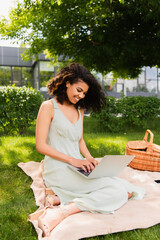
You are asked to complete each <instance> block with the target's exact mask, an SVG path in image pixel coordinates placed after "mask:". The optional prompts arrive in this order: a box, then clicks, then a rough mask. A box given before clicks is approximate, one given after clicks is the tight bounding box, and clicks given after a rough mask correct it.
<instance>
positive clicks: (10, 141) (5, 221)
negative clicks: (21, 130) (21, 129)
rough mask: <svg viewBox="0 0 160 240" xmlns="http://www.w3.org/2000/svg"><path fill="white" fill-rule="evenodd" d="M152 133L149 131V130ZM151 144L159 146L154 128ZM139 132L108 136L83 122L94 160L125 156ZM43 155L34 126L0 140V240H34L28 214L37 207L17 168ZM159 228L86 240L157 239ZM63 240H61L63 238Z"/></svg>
mask: <svg viewBox="0 0 160 240" xmlns="http://www.w3.org/2000/svg"><path fill="white" fill-rule="evenodd" d="M151 130H152V129H151ZM153 133H154V134H155V138H154V142H155V143H157V144H160V131H159V130H158V126H157V127H156V128H155V129H154V130H153ZM143 137H144V132H143V131H139V132H138V131H137V132H136V131H135V132H133V131H131V132H127V133H125V132H124V133H121V134H116V133H114V134H113V133H108V132H105V131H104V130H103V129H101V126H99V125H98V124H97V122H96V121H95V120H94V119H89V118H88V119H85V122H84V138H85V141H86V144H87V146H88V148H89V150H90V152H91V154H92V155H93V156H94V157H102V156H104V155H106V154H125V147H126V143H127V141H129V140H140V139H143ZM42 159H43V155H41V154H40V153H38V152H37V151H36V148H35V124H34V125H32V126H31V127H30V129H28V131H27V133H26V134H25V136H5V135H1V137H0V174H1V177H0V239H2V240H37V234H36V232H35V229H34V228H33V226H32V224H31V223H29V222H28V221H27V219H28V215H29V214H30V213H32V212H34V211H35V210H36V209H37V207H36V205H35V200H34V196H33V192H32V190H31V189H30V185H31V183H32V180H31V179H30V178H29V177H28V176H26V174H25V173H24V172H23V171H22V170H21V169H20V168H19V167H18V166H17V164H18V163H19V162H29V161H37V162H40V161H41V160H42ZM159 236H160V227H159V225H156V226H154V227H151V228H148V229H141V230H133V231H128V232H121V233H115V234H109V235H106V236H96V237H92V238H87V239H88V240H122V239H123V240H124V239H125V240H159ZM64 240H65V238H64Z"/></svg>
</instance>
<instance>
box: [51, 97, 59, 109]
mask: <svg viewBox="0 0 160 240" xmlns="http://www.w3.org/2000/svg"><path fill="white" fill-rule="evenodd" d="M51 100H52V102H53V105H54V109H58V108H59V107H58V104H57V102H56V100H55V99H54V98H52V99H51Z"/></svg>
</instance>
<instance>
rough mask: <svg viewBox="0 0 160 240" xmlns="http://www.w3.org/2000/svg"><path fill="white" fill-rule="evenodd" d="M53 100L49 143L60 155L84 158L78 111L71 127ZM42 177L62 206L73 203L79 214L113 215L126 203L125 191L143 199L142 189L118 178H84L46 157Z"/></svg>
mask: <svg viewBox="0 0 160 240" xmlns="http://www.w3.org/2000/svg"><path fill="white" fill-rule="evenodd" d="M52 101H53V105H54V117H53V120H52V122H51V125H50V129H49V133H48V144H49V145H50V146H52V147H53V148H55V149H56V150H57V151H59V152H62V153H64V154H67V155H70V156H72V157H74V158H77V159H83V157H82V155H81V154H80V151H79V140H80V138H81V135H82V117H81V113H80V110H78V112H79V119H78V121H77V122H76V123H75V124H73V123H71V122H70V121H69V120H68V119H67V117H66V116H65V115H64V114H63V112H62V111H61V110H60V108H59V107H58V104H57V102H56V101H55V99H54V98H53V99H52ZM43 178H44V181H45V185H46V187H49V188H51V189H52V190H53V191H54V192H55V193H56V194H57V195H58V196H59V198H60V201H61V203H62V204H64V205H66V204H68V203H69V202H74V203H75V204H76V205H77V207H78V208H79V209H80V210H82V211H90V212H100V213H113V212H114V211H115V210H116V209H118V208H120V207H121V206H122V205H124V204H125V203H126V202H127V201H128V192H129V193H131V192H134V197H133V198H134V199H142V198H143V196H144V195H145V189H143V188H141V187H137V186H134V185H132V184H131V183H129V182H128V181H126V180H124V179H121V178H118V177H102V178H95V179H86V178H84V177H83V176H81V175H79V174H78V173H76V172H74V171H72V170H71V169H70V168H69V167H68V164H67V163H64V162H62V161H59V160H56V159H53V158H51V157H49V156H45V158H44V172H43Z"/></svg>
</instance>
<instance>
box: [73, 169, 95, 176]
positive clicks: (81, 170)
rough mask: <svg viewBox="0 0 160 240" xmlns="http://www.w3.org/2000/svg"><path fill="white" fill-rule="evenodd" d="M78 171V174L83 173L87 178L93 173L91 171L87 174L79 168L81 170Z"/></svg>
mask: <svg viewBox="0 0 160 240" xmlns="http://www.w3.org/2000/svg"><path fill="white" fill-rule="evenodd" d="M77 171H78V172H80V173H82V174H84V175H85V176H86V177H88V176H89V174H90V173H91V172H92V171H90V172H88V171H87V172H85V171H84V170H83V169H81V168H79V169H77Z"/></svg>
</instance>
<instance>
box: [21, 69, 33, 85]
mask: <svg viewBox="0 0 160 240" xmlns="http://www.w3.org/2000/svg"><path fill="white" fill-rule="evenodd" d="M22 86H26V87H33V75H32V68H31V67H22Z"/></svg>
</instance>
